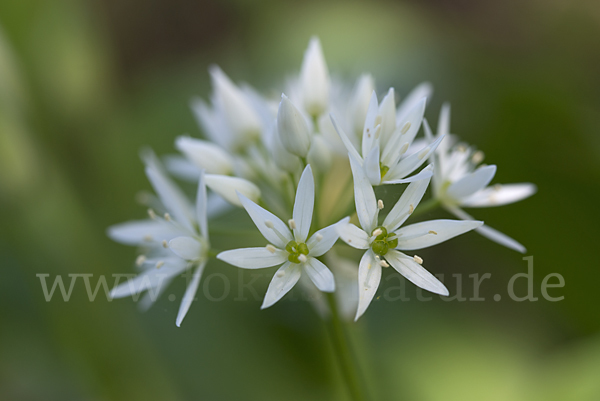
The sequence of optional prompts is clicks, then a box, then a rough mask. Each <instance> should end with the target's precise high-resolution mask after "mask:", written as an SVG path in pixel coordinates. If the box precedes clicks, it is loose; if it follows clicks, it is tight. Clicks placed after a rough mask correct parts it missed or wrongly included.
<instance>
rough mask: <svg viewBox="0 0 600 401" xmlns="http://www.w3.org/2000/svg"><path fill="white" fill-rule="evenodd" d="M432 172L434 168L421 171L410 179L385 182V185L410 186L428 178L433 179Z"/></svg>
mask: <svg viewBox="0 0 600 401" xmlns="http://www.w3.org/2000/svg"><path fill="white" fill-rule="evenodd" d="M430 166H431V165H430ZM432 170H433V166H432V167H431V168H424V169H423V170H421V171H419V172H418V173H417V174H415V175H411V176H410V177H407V178H403V179H401V180H389V181H387V180H384V181H383V184H408V183H410V182H415V181H420V180H424V179H426V178H431V177H433V171H432Z"/></svg>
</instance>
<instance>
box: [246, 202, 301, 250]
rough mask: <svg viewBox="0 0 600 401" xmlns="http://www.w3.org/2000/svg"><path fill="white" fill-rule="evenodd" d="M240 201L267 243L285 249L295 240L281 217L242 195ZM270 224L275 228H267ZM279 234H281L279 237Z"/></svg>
mask: <svg viewBox="0 0 600 401" xmlns="http://www.w3.org/2000/svg"><path fill="white" fill-rule="evenodd" d="M240 201H241V202H242V205H243V206H244V208H245V209H246V211H247V212H248V214H249V215H250V218H251V219H252V221H253V222H254V224H255V225H256V228H258V229H259V230H260V232H261V234H262V235H263V237H265V238H266V239H267V241H269V242H270V243H272V244H273V245H275V246H276V247H278V248H281V249H283V248H285V246H286V245H287V243H288V242H290V241H291V240H292V239H293V237H292V233H291V231H290V229H289V228H288V227H287V225H285V223H284V222H283V221H281V220H280V219H279V217H277V216H275V215H274V214H273V213H271V212H269V211H268V210H265V209H263V208H262V207H260V206H258V205H257V204H256V203H254V202H252V201H251V200H250V199H248V198H246V197H245V196H244V195H240ZM270 223H273V228H269V227H267V224H270ZM277 233H279V235H278V234H277ZM280 236H281V237H283V238H281V237H280Z"/></svg>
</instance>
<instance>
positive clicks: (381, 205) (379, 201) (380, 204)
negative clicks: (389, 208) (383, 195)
mask: <svg viewBox="0 0 600 401" xmlns="http://www.w3.org/2000/svg"><path fill="white" fill-rule="evenodd" d="M377 208H378V209H379V210H381V209H383V201H382V200H381V199H379V200H378V201H377Z"/></svg>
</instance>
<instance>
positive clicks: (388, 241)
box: [371, 227, 398, 256]
mask: <svg viewBox="0 0 600 401" xmlns="http://www.w3.org/2000/svg"><path fill="white" fill-rule="evenodd" d="M378 229H379V230H381V234H379V235H378V236H377V237H375V241H373V243H372V244H371V249H373V252H375V253H376V254H377V255H379V256H384V255H385V254H386V253H388V251H389V250H390V249H394V248H395V247H397V246H398V238H394V237H396V234H395V233H391V234H388V232H387V229H386V228H385V227H377V228H376V229H375V230H373V232H375V231H377V230H378Z"/></svg>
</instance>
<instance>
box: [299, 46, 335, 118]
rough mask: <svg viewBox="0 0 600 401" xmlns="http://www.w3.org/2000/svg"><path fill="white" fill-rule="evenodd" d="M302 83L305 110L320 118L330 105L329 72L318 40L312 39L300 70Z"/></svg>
mask: <svg viewBox="0 0 600 401" xmlns="http://www.w3.org/2000/svg"><path fill="white" fill-rule="evenodd" d="M300 83H301V90H302V100H303V103H304V108H305V109H306V110H307V111H308V112H309V113H310V114H311V115H315V116H318V115H319V114H321V113H322V112H324V111H325V110H326V109H327V105H328V104H329V87H330V82H329V70H328V69H327V63H326V62H325V56H324V55H323V49H322V48H321V42H320V41H319V39H318V38H316V37H313V38H311V39H310V43H309V44H308V48H307V49H306V52H305V53H304V59H303V60H302V68H301V70H300Z"/></svg>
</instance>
